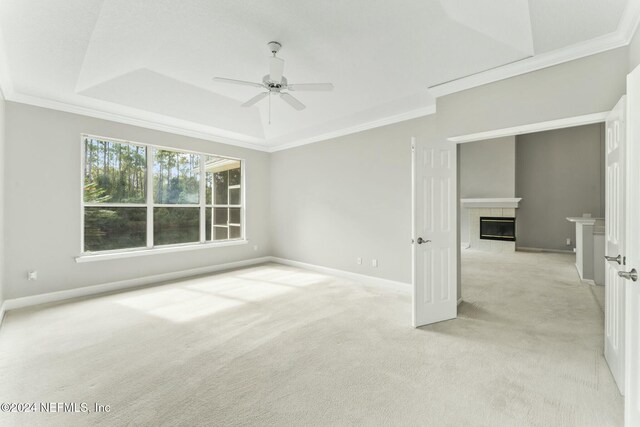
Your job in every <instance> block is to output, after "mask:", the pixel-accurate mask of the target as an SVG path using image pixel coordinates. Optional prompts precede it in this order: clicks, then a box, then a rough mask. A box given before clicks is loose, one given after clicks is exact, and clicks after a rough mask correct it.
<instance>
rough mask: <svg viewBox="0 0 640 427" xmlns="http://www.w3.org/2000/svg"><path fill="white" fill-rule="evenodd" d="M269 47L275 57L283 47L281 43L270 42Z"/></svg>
mask: <svg viewBox="0 0 640 427" xmlns="http://www.w3.org/2000/svg"><path fill="white" fill-rule="evenodd" d="M267 45H268V46H269V50H270V51H271V53H273V54H274V55H275V54H276V53H278V51H279V50H280V48H281V47H282V45H281V44H280V43H279V42H269V43H267Z"/></svg>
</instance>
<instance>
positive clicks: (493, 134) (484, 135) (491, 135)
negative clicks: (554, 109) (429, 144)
mask: <svg viewBox="0 0 640 427" xmlns="http://www.w3.org/2000/svg"><path fill="white" fill-rule="evenodd" d="M610 112H611V111H610V110H609V111H602V112H599V113H592V114H583V115H580V116H571V117H565V118H562V119H554V120H548V121H544V122H535V123H528V124H526V125H520V126H512V127H508V128H501V129H494V130H489V131H483V132H476V133H470V134H465V135H458V136H452V137H449V138H447V140H448V141H450V142H455V143H456V144H458V146H459V145H460V144H466V143H472V142H479V141H485V140H488V139H495V138H502V137H506V136H517V135H525V134H528V133H535V132H544V131H548V130H556V129H564V128H570V127H577V126H584V125H590V124H595V123H605V122H606V119H607V116H608V115H609V113H610ZM412 141H413V138H412ZM458 151H459V150H458ZM458 154H459V153H458ZM412 156H413V154H412ZM456 160H457V162H458V167H457V173H458V177H457V179H456V199H457V200H458V203H457V236H458V244H457V248H456V250H457V251H458V256H457V259H458V268H457V275H456V281H457V284H458V305H460V303H461V302H462V300H463V296H462V291H463V290H462V277H461V261H462V259H461V255H462V248H461V244H462V240H461V236H460V226H461V224H460V214H461V212H460V156H459V155H458V156H456ZM414 167H415V165H414V164H413V157H412V171H411V173H412V175H413V174H414V169H413V168H414ZM412 185H413V180H412ZM413 191H414V189H413V187H412V205H411V212H412V217H411V218H412V227H414V226H415V223H414V217H415V209H416V206H415V203H414V199H415V194H414V193H413ZM605 209H606V206H605ZM412 236H415V230H414V228H412ZM414 246H415V245H412V253H411V259H412V272H415V265H416V258H415V257H416V254H415V247H414ZM412 280H415V278H414V277H412ZM414 283H415V282H414Z"/></svg>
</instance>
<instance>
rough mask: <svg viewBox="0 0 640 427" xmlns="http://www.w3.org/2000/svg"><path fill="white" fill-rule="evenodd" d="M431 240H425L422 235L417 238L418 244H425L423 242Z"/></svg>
mask: <svg viewBox="0 0 640 427" xmlns="http://www.w3.org/2000/svg"><path fill="white" fill-rule="evenodd" d="M430 241H431V240H424V239H423V238H422V237H418V240H417V242H418V244H419V245H421V244H423V243H427V242H430Z"/></svg>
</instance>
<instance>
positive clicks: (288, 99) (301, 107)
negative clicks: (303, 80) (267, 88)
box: [280, 92, 306, 111]
mask: <svg viewBox="0 0 640 427" xmlns="http://www.w3.org/2000/svg"><path fill="white" fill-rule="evenodd" d="M280 98H282V100H283V101H284V102H286V103H287V104H289V105H291V106H292V107H293V108H295V109H296V110H298V111H300V110H304V109H305V108H306V106H305V105H304V104H303V103H302V102H300V101H298V100H297V99H296V98H294V97H293V96H291V94H289V93H286V92H280Z"/></svg>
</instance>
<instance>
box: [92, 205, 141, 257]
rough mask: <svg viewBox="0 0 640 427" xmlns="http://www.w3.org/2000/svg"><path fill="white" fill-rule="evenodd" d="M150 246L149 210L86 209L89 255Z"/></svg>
mask: <svg viewBox="0 0 640 427" xmlns="http://www.w3.org/2000/svg"><path fill="white" fill-rule="evenodd" d="M146 245H147V209H146V208H85V209H84V250H85V252H95V251H106V250H110V249H127V248H141V247H145V246H146Z"/></svg>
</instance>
